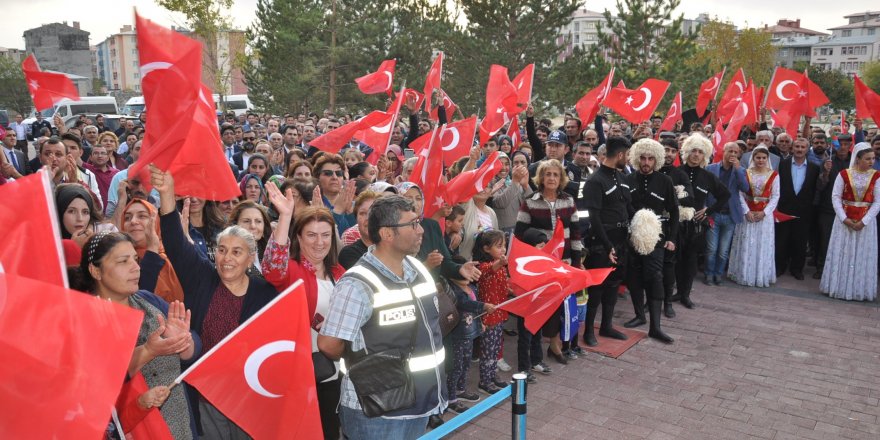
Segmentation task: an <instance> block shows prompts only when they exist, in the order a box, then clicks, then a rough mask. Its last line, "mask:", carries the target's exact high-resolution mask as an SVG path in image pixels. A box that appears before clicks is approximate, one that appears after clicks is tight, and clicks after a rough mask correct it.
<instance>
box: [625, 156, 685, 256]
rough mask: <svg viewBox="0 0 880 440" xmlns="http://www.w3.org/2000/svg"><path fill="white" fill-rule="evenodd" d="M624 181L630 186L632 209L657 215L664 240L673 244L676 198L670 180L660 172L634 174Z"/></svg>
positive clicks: (676, 229) (675, 236)
mask: <svg viewBox="0 0 880 440" xmlns="http://www.w3.org/2000/svg"><path fill="white" fill-rule="evenodd" d="M624 180H625V181H626V184H627V185H629V186H630V189H629V190H630V195H631V197H632V206H633V209H635V210H636V211H638V210H640V209H650V210H651V211H653V212H654V214H657V215H659V216H660V218H661V219H663V235H664V238H665V240H666V241H672V242H674V241H675V239H676V238H677V235H678V198H677V197H676V194H675V187H674V185H673V184H672V179H671V178H670V177H669V176H667V175H665V174H663V173H660V172H653V173H651V174H642V173H640V172H635V173H632V174H630V175H628V176H626V178H625V179H624Z"/></svg>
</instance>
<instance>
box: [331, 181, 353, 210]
mask: <svg viewBox="0 0 880 440" xmlns="http://www.w3.org/2000/svg"><path fill="white" fill-rule="evenodd" d="M356 189H357V188H356V187H355V184H354V180H347V181H346V182H345V186H344V187H343V188H342V191H339V194H337V195H336V199H334V200H333V210H334V211H336V213H337V214H347V213H349V212H351V210H352V209H353V205H352V203H354V197H355V195H354V193H355V190H356Z"/></svg>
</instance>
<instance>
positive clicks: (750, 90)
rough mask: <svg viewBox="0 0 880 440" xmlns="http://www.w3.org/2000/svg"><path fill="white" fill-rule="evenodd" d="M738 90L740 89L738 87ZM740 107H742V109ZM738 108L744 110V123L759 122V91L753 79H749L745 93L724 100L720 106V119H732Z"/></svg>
mask: <svg viewBox="0 0 880 440" xmlns="http://www.w3.org/2000/svg"><path fill="white" fill-rule="evenodd" d="M737 90H739V89H738V88H737ZM740 108H742V109H741V110H740ZM738 110H740V111H741V112H742V117H743V118H744V123H746V124H752V123H755V122H758V105H757V92H756V91H755V84H754V83H753V82H752V80H748V82H747V85H746V87H745V89H744V90H743V93H741V94H739V95H738V96H736V97H734V98H732V99H730V100H727V101H724V102H723V103H721V104H720V105H719V106H718V118H719V120H726V121H730V120H732V119H733V118H734V114H735V113H736V112H737V111H738Z"/></svg>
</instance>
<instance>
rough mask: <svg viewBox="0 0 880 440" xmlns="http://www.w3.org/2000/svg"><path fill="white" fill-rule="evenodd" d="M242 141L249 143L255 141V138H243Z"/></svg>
mask: <svg viewBox="0 0 880 440" xmlns="http://www.w3.org/2000/svg"><path fill="white" fill-rule="evenodd" d="M242 139H243V140H246V141H251V142H253V141H255V140H257V138H256V137H243V138H242Z"/></svg>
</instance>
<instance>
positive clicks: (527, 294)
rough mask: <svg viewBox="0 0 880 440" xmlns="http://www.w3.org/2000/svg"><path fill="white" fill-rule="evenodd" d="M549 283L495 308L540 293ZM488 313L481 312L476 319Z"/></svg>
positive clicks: (496, 306)
mask: <svg viewBox="0 0 880 440" xmlns="http://www.w3.org/2000/svg"><path fill="white" fill-rule="evenodd" d="M551 284H559V283H551ZM549 285H550V284H545V285H543V286H541V287H538V288H537V289H534V290H531V291H528V292H526V293H523V294H522V295H519V296H515V297H513V298H510V299H509V300H507V301H504V302H503V303H501V304H495V309H496V310H497V309H500V308H501V307H503V306H506V305H508V304H510V303H512V302H514V301H516V300H519V299H522V298H525V297H527V296H532V295H534V294H536V293H540V292H542V291H543V290H544V289H545V288H546V287H547V286H549ZM486 313H488V312H483V313H480V314H479V315H477V316H474V319H476V318H479V317H481V316H483V315H485V314H486Z"/></svg>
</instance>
